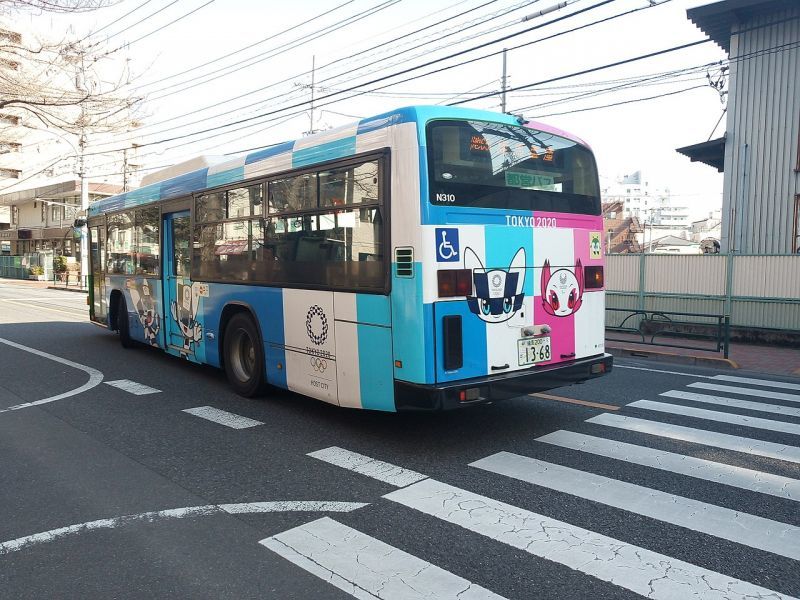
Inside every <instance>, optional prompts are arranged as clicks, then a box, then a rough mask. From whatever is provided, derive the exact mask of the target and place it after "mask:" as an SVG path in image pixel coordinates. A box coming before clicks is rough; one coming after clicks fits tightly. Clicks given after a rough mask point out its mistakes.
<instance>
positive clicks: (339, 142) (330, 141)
mask: <svg viewBox="0 0 800 600" xmlns="http://www.w3.org/2000/svg"><path fill="white" fill-rule="evenodd" d="M432 119H464V120H478V121H491V122H499V123H506V124H509V125H520V124H522V125H524V126H525V127H529V128H532V129H537V130H540V131H545V132H548V133H552V134H554V135H558V136H561V137H565V138H568V139H571V140H573V141H575V142H578V143H579V144H581V145H584V146H587V147H588V144H586V142H584V141H583V140H581V139H580V138H578V137H576V136H574V135H572V134H570V133H567V132H565V131H562V130H560V129H557V128H555V127H551V126H549V125H545V124H543V123H539V122H536V121H524V120H522V119H521V118H518V117H516V116H514V115H509V114H503V113H497V112H491V111H485V110H475V109H471V108H462V107H451V106H408V107H404V108H398V109H395V110H392V111H389V112H386V113H383V114H380V115H376V116H373V117H367V118H364V119H361V120H360V121H357V122H355V123H350V124H348V125H344V126H342V127H337V128H335V129H329V130H326V131H322V132H320V133H316V134H314V135H311V136H308V137H305V138H300V139H297V140H293V141H289V142H282V143H279V144H273V145H271V146H266V147H264V148H262V149H259V150H255V151H253V152H249V153H247V154H242V155H239V156H236V157H234V158H231V159H229V160H223V161H221V162H215V163H214V164H209V165H208V166H204V167H202V168H199V169H195V170H191V171H189V172H186V173H182V174H180V175H176V176H174V177H169V178H167V179H163V180H161V181H154V182H152V183H149V181H148V178H145V180H143V181H148V183H149V185H145V186H143V187H140V188H138V189H136V190H133V191H130V192H125V193H123V194H118V195H116V196H111V197H110V198H105V199H103V200H100V201H98V202H95V203H94V204H92V205H91V206H90V207H89V217H94V216H97V215H101V214H103V213H106V212H113V211H117V210H124V209H128V208H133V207H136V206H141V205H145V204H149V203H151V202H158V201H160V200H168V199H171V198H179V197H181V196H187V195H189V194H191V193H193V192H197V191H200V190H204V189H208V188H214V187H218V186H223V185H226V184H230V183H236V182H238V181H243V180H245V179H249V178H251V177H253V175H252V172H253V171H254V170H255V169H254V168H253V167H254V166H256V165H257V163H260V162H266V161H267V160H270V161H271V162H273V163H274V162H275V161H276V159H278V162H280V163H281V164H285V169H286V170H289V169H292V168H299V167H303V166H307V165H313V164H316V163H321V162H326V161H329V160H335V159H337V158H346V157H348V156H352V155H354V154H355V153H356V139H357V137H358V136H360V135H364V134H367V133H370V132H373V131H377V130H380V129H385V128H387V127H391V126H393V125H399V124H401V123H417V125H418V127H420V128H422V127H424V126H425V123H427V122H428V121H430V120H432ZM280 159H283V160H280ZM200 164H202V163H200ZM245 167H247V169H246V168H245ZM246 171H247V172H249V173H251V175H249V176H245V172H246ZM171 172H174V171H172V170H171V169H164V170H163V171H162V172H161V173H164V174H165V175H167V176H169V175H170V174H171ZM149 180H150V181H152V176H151V177H150V178H149Z"/></svg>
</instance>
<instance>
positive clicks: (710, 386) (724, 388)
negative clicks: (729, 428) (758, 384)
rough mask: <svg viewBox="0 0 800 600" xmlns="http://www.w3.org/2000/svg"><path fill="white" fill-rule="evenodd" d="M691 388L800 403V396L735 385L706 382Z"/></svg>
mask: <svg viewBox="0 0 800 600" xmlns="http://www.w3.org/2000/svg"><path fill="white" fill-rule="evenodd" d="M689 387H696V388H703V389H705V390H714V391H715V392H729V393H731V394H742V395H744V396H758V397H759V398H770V399H772V400H786V401H787V402H800V395H798V394H787V393H785V392H773V391H770V390H754V389H752V388H743V387H738V386H735V385H720V384H719V383H706V382H705V381H698V382H697V383H690V384H689Z"/></svg>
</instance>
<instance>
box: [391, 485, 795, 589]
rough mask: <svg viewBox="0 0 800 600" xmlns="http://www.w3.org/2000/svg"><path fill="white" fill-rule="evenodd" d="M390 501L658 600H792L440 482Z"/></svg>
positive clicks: (394, 494) (405, 490) (396, 494)
mask: <svg viewBox="0 0 800 600" xmlns="http://www.w3.org/2000/svg"><path fill="white" fill-rule="evenodd" d="M384 498H387V499H388V500H392V501H393V502H397V503H398V504H401V505H403V506H407V507H409V508H412V509H414V510H418V511H420V512H422V513H424V514H427V515H431V516H433V517H436V518H438V519H441V520H443V521H446V522H448V523H453V524H455V525H458V526H460V527H463V528H465V529H467V530H469V531H473V532H475V533H478V534H480V535H483V536H486V537H488V538H490V539H493V540H497V541H499V542H501V543H504V544H507V545H509V546H511V547H513V548H517V549H520V550H524V551H525V552H528V553H529V554H532V555H534V556H538V557H540V558H544V559H546V560H550V561H553V562H556V563H559V564H562V565H565V566H567V567H569V568H571V569H574V570H576V571H579V572H581V573H586V574H587V575H591V576H593V577H596V578H597V579H599V580H601V581H606V582H609V583H612V584H614V585H617V586H619V587H621V588H624V589H627V590H630V591H632V592H635V593H637V594H641V595H643V596H647V597H648V598H652V599H654V600H674V599H675V598H711V597H714V598H725V599H726V600H753V599H754V598H766V597H769V598H772V599H773V600H789V596H786V595H784V594H780V593H778V592H773V591H771V590H768V589H766V588H762V587H759V586H756V585H753V584H751V583H748V582H746V581H742V580H740V579H735V578H733V577H729V576H727V575H723V574H721V573H716V572H714V571H709V570H708V569H704V568H702V567H698V566H696V565H692V564H690V563H687V562H684V561H681V560H677V559H675V558H671V557H669V556H666V555H664V554H659V553H657V552H653V551H651V550H647V549H645V548H641V547H638V546H634V545H632V544H628V543H626V542H623V541H620V540H616V539H614V538H611V537H608V536H605V535H601V534H599V533H595V532H592V531H589V530H587V529H582V528H580V527H576V526H574V525H570V524H569V523H565V522H563V521H558V520H556V519H552V518H550V517H546V516H543V515H539V514H536V513H534V512H530V511H528V510H524V509H522V508H518V507H516V506H511V505H510V504H505V503H503V502H499V501H497V500H493V499H491V498H487V497H485V496H479V495H478V494H473V493H471V492H468V491H465V490H462V489H459V488H456V487H453V486H450V485H447V484H444V483H441V482H439V481H435V480H433V479H427V480H424V481H420V482H418V483H415V484H413V485H411V486H409V487H406V488H403V489H399V490H395V491H393V492H391V493H390V494H387V495H386V496H384Z"/></svg>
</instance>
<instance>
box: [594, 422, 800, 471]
mask: <svg viewBox="0 0 800 600" xmlns="http://www.w3.org/2000/svg"><path fill="white" fill-rule="evenodd" d="M586 422H587V423H595V424H597V425H605V426H606V427H615V428H617V429H625V430H627V431H636V432H639V433H646V434H648V435H656V436H659V437H665V438H669V439H673V440H680V441H683V442H691V443H693V444H700V445H701V446H710V447H712V448H722V449H723V450H733V451H734V452H742V453H744V454H752V455H754V456H765V457H767V458H776V459H778V460H785V461H788V462H793V463H800V448H798V447H796V446H789V445H788V444H776V443H774V442H765V441H764V440H757V439H754V438H747V437H741V436H738V435H730V434H728V433H718V432H716V431H707V430H705V429H695V428H694V427H684V426H682V425H672V424H670V423H659V422H657V421H648V420H647V419H639V418H636V417H624V416H622V415H614V414H611V413H603V414H601V415H597V416H596V417H592V418H590V419H586Z"/></svg>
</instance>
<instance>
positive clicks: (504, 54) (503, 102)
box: [500, 48, 508, 113]
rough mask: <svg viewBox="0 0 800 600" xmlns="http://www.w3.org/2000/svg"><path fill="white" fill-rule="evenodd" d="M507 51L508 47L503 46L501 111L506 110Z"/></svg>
mask: <svg viewBox="0 0 800 600" xmlns="http://www.w3.org/2000/svg"><path fill="white" fill-rule="evenodd" d="M506 52H507V51H506V49H505V48H503V81H502V86H503V93H502V96H501V97H500V112H502V113H504V112H506V88H507V87H508V86H507V85H506V83H507V79H506Z"/></svg>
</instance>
